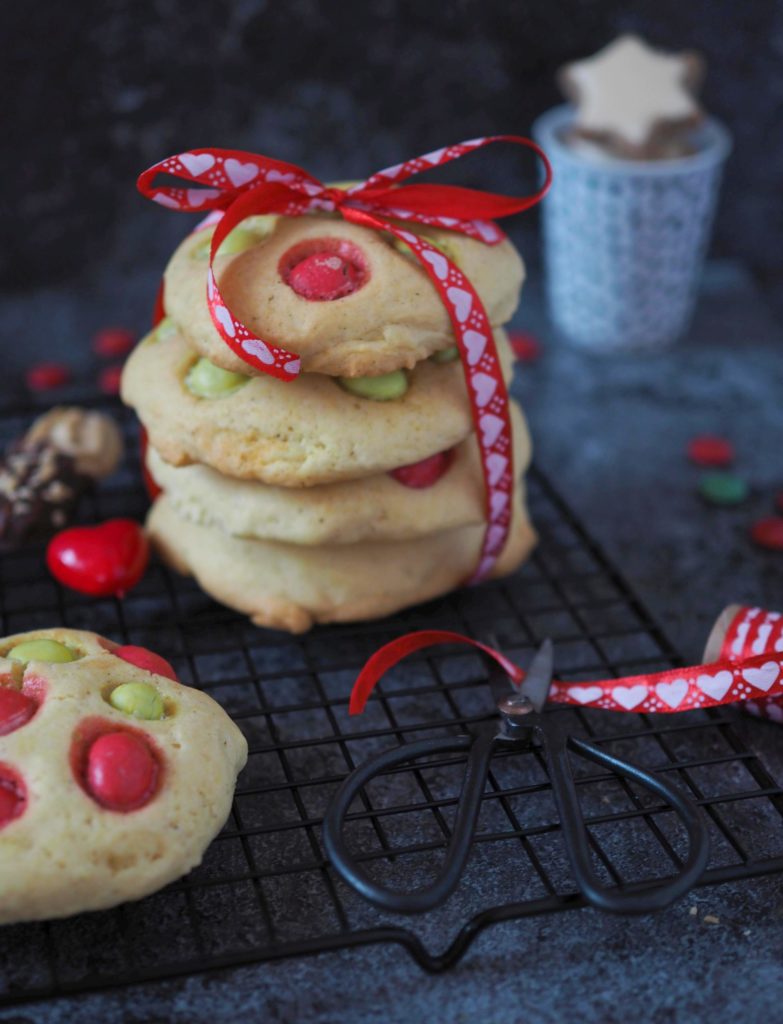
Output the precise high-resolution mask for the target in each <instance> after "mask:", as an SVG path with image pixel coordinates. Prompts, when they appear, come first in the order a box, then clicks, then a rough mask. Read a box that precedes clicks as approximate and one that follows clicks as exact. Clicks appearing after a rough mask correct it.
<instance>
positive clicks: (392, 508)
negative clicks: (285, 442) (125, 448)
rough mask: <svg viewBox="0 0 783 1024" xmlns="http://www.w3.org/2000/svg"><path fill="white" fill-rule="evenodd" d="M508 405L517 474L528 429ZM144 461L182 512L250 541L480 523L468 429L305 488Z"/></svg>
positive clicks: (370, 535) (480, 498)
mask: <svg viewBox="0 0 783 1024" xmlns="http://www.w3.org/2000/svg"><path fill="white" fill-rule="evenodd" d="M510 410H511V422H512V428H513V442H514V464H515V466H516V468H517V471H518V472H519V473H523V472H524V471H525V469H527V466H528V463H529V461H530V435H529V433H528V430H527V425H526V423H525V420H524V417H523V416H522V411H521V410H520V408H519V406H518V405H517V404H516V402H511V403H510ZM147 468H148V469H149V472H150V473H151V475H152V477H153V479H154V480H155V481H156V483H157V484H158V485H159V486H160V487H161V488H162V489H163V490H164V491H165V492H166V494H167V496H168V497H169V499H170V500H171V503H172V504H173V505H174V507H175V508H176V510H177V512H178V513H179V514H180V515H181V516H182V517H183V518H185V519H189V520H191V521H192V522H194V523H198V524H201V525H202V526H215V527H217V528H219V529H221V530H223V531H224V532H225V533H230V534H233V535H234V536H237V537H249V538H255V539H257V540H278V541H284V542H286V543H290V544H353V543H356V542H357V541H362V540H408V539H411V538H413V537H420V536H422V535H423V534H427V533H436V532H438V531H440V530H449V529H452V528H453V527H456V526H469V525H471V524H477V523H481V522H483V520H484V516H485V508H484V504H485V501H484V491H485V489H484V482H483V478H482V475H481V463H480V459H479V449H478V444H477V443H476V437H475V434H471V435H470V437H468V438H466V439H465V440H464V441H463V442H462V443H461V444H459V445H457V447H456V448H454V449H452V450H451V451H450V452H446V453H443V454H442V455H436V456H434V457H433V458H432V459H428V460H425V462H424V463H422V464H419V465H418V466H415V467H409V468H406V469H404V470H402V471H399V472H398V473H396V474H392V473H379V474H375V475H374V476H369V477H365V478H364V479H363V480H349V481H347V482H345V483H340V484H321V485H320V486H316V487H307V488H302V487H296V488H292V487H272V486H271V485H269V484H262V483H259V482H257V481H255V480H237V479H235V478H233V477H227V476H223V475H222V474H220V473H218V472H216V471H215V470H214V469H210V468H209V467H208V466H201V465H191V466H179V467H176V466H171V465H169V463H167V462H165V461H164V460H163V459H162V458H161V457H160V455H159V454H158V453H157V452H156V451H155V450H154V448H148V450H147ZM439 474H440V475H439Z"/></svg>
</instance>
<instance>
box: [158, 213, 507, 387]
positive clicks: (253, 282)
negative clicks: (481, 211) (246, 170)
mask: <svg viewBox="0 0 783 1024" xmlns="http://www.w3.org/2000/svg"><path fill="white" fill-rule="evenodd" d="M245 224H246V225H247V226H246V227H239V228H237V229H235V232H239V234H238V235H236V236H235V237H236V238H237V239H238V240H237V241H234V242H233V243H232V237H231V236H229V237H228V238H227V239H226V242H224V247H225V246H226V244H227V243H228V248H229V250H230V252H229V254H227V255H219V256H218V257H217V259H216V261H215V271H216V275H217V278H218V283H219V285H220V289H221V292H222V294H223V298H224V299H225V301H226V304H227V305H228V306H229V308H230V309H231V310H232V312H233V313H234V314H235V315H236V316H237V317H238V318H239V320H241V321H242V322H243V323H244V324H245V325H246V326H247V327H248V328H250V330H251V331H253V332H254V333H255V334H257V335H258V336H259V337H261V338H263V339H264V340H265V341H272V342H274V343H275V344H278V345H281V346H283V347H284V348H286V349H288V350H289V351H292V352H296V353H297V354H298V355H299V356H301V359H302V369H303V370H305V371H310V372H317V373H325V374H330V375H332V376H337V377H361V376H376V375H378V374H383V373H388V372H389V371H391V370H396V369H400V368H407V369H410V368H412V367H413V366H414V365H415V364H416V363H417V362H418V361H419V360H421V359H425V358H426V357H427V356H429V355H431V354H432V353H433V352H437V351H439V350H441V349H444V348H447V347H448V346H450V345H453V344H454V337H453V333H452V329H451V322H450V320H449V317H448V314H447V312H446V309H445V307H444V305H443V303H442V301H441V299H440V297H439V295H438V293H437V291H436V289H435V287H434V286H433V284H432V283H431V282H430V280H429V278H428V277H427V275H426V273H425V272H424V271H423V270H422V269H421V267H420V266H419V264H418V262H417V261H416V260H415V259H414V258H413V256H412V255H410V254H407V255H406V252H405V247H404V246H402V245H400V243H399V242H398V241H397V239H395V238H394V237H393V236H391V235H388V234H387V235H384V234H382V233H380V232H376V231H372V230H370V229H369V228H363V227H359V226H358V225H355V224H349V223H347V222H345V221H343V220H341V219H340V218H335V217H329V216H308V217H294V218H286V217H280V218H255V219H250V220H249V221H248V222H245ZM406 227H407V228H408V229H409V230H415V231H418V232H420V233H421V234H422V235H425V236H426V237H427V238H428V239H430V240H431V241H432V242H433V244H435V245H436V246H438V247H439V248H441V249H442V250H443V251H444V252H445V253H446V254H447V255H448V256H449V258H451V259H452V260H453V261H454V262H455V263H456V264H457V265H458V266H459V268H460V269H461V270H462V272H463V273H464V274H465V275H466V276H467V277H468V279H469V280H470V281H471V282H472V283H473V286H474V287H475V289H476V291H477V292H478V293H479V295H480V296H481V298H482V300H483V302H484V304H485V306H486V309H487V314H488V316H489V320H490V323H492V324H494V325H500V324H504V323H506V321H508V320H509V319H510V318H511V316H512V315H513V313H514V310H515V309H516V307H517V304H518V302H519V291H520V288H521V285H522V280H523V277H524V268H523V265H522V260H521V258H520V256H519V254H518V253H517V251H516V249H515V248H514V246H513V245H512V243H511V242H510V241H508V240H506V241H503V242H501V243H499V244H498V245H486V244H485V243H483V242H478V241H476V240H475V239H472V238H467V237H466V236H464V235H460V234H457V233H455V232H451V231H443V230H438V229H435V228H424V227H419V226H415V227H413V228H411V225H409V224H408V225H406ZM253 228H255V230H251V229H253ZM211 233H212V229H204V230H202V231H199V232H197V233H196V234H193V235H191V236H190V237H188V238H186V239H185V241H184V242H182V244H181V245H180V246H179V248H178V249H177V250H176V252H175V253H174V255H173V257H172V259H171V261H170V263H169V265H168V267H167V269H166V273H165V298H164V305H165V309H166V312H167V314H168V315H169V316H171V317H172V318H173V319H174V320H175V321H176V323H177V324H178V326H179V327H180V328H181V330H182V331H183V333H184V334H185V336H186V338H187V339H188V341H189V342H190V344H191V345H192V346H193V347H194V348H195V349H196V350H197V351H198V352H199V353H200V354H201V355H203V356H206V358H208V359H209V360H211V361H212V362H214V363H216V364H217V365H218V366H222V367H224V368H225V369H227V370H234V371H237V372H240V373H255V372H256V371H255V370H253V368H251V367H249V366H248V364H247V363H245V362H244V361H243V360H241V359H239V358H238V357H237V356H236V355H234V353H233V352H232V351H231V350H230V349H229V347H228V346H227V345H226V344H225V342H224V341H223V340H222V339H221V337H220V335H219V334H218V333H217V331H216V330H215V328H214V326H213V324H212V320H211V318H210V315H209V310H208V308H207V299H206V274H207V262H208V255H209V241H210V238H211ZM244 245H247V246H249V247H248V248H246V249H244V250H243V251H236V250H238V249H241V248H242V246H244Z"/></svg>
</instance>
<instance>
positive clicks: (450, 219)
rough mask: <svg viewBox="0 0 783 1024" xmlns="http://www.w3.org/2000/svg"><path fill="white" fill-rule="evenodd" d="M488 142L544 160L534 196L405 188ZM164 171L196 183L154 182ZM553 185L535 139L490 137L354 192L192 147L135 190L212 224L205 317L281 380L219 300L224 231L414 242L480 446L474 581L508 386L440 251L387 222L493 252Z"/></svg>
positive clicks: (240, 352)
mask: <svg viewBox="0 0 783 1024" xmlns="http://www.w3.org/2000/svg"><path fill="white" fill-rule="evenodd" d="M493 142H509V143H513V144H515V145H519V146H525V147H527V148H528V149H532V150H533V151H534V152H535V153H536V154H537V155H538V156H539V157H540V158H541V160H542V161H543V164H544V171H545V175H544V183H543V185H542V186H541V188H539V189H538V191H537V192H535V193H533V195H529V196H518V197H514V196H503V195H498V194H496V193H492V192H483V191H480V190H478V189H470V188H461V187H458V186H453V185H431V184H430V185H422V184H419V185H416V184H412V185H402V183H403V182H405V181H406V180H407V179H408V178H410V177H412V176H413V175H416V174H419V173H420V172H422V171H427V170H430V169H432V168H433V167H438V166H440V165H441V164H446V163H450V162H451V161H452V160H458V159H459V158H460V157H462V156H465V155H466V154H467V153H471V152H473V151H474V150H476V149H481V148H482V147H484V146H487V145H490V144H491V143H493ZM160 174H165V175H168V176H172V177H176V178H180V179H184V180H185V181H186V182H191V183H194V184H196V185H197V186H200V187H197V188H190V187H187V186H185V185H168V184H165V185H155V184H154V181H155V179H156V178H157V177H158V176H159V175H160ZM551 181H552V169H551V167H550V164H549V161H548V160H547V158H546V155H545V154H544V152H543V150H541V149H540V148H539V147H538V146H537V145H536V144H535V143H534V142H532V141H531V140H530V139H526V138H523V137H522V136H517V135H493V136H488V137H486V138H479V139H471V140H469V141H467V142H460V143H457V144H455V145H453V146H444V147H443V148H442V149H437V150H433V151H432V152H431V153H426V154H424V155H423V156H420V157H416V158H415V159H413V160H406V161H405V162H404V163H400V164H396V165H395V166H394V167H387V168H386V169H385V170H382V171H378V172H377V173H376V174H373V175H371V177H369V178H368V179H367V180H366V181H364V182H361V183H360V184H358V185H353V186H351V187H349V188H337V187H327V186H326V185H324V184H323V183H322V182H320V181H318V179H317V178H314V177H313V176H312V175H311V174H308V173H307V171H305V170H303V169H302V168H301V167H297V166H296V165H295V164H289V163H284V162H283V161H281V160H273V159H271V158H270V157H266V156H261V155H259V154H256V153H246V152H243V151H241V150H233V149H193V150H190V151H189V152H187V153H179V154H177V155H176V156H171V157H167V158H166V159H165V160H161V161H160V162H159V163H157V164H154V165H153V166H152V167H150V168H149V169H148V170H146V171H144V173H143V174H141V175H140V176H139V179H138V183H137V185H138V189H139V191H140V192H141V193H142V195H145V196H147V198H149V199H152V200H153V201H154V202H157V203H160V204H161V205H162V206H165V207H168V208H170V209H173V210H179V211H184V212H204V211H206V210H211V211H213V213H212V214H211V215H210V217H208V218H207V221H205V226H206V224H212V223H216V227H215V232H214V234H213V236H212V244H211V247H210V257H209V270H208V272H207V302H208V305H209V311H210V315H211V317H212V322H213V323H214V325H215V329H216V330H217V332H218V334H219V335H220V336H221V338H222V339H223V341H224V342H225V343H226V344H227V345H228V346H229V348H230V349H231V350H232V352H234V353H235V355H237V356H238V357H239V358H240V359H242V360H244V362H246V363H248V364H249V365H250V366H252V367H253V368H254V369H256V370H260V371H262V372H263V373H268V374H271V375H272V376H274V377H277V378H279V379H280V380H284V381H290V380H293V379H294V378H295V377H296V376H297V375H298V374H299V372H300V370H301V360H300V358H299V356H298V355H297V354H296V353H294V352H290V351H288V350H287V349H285V348H283V347H282V346H280V345H278V344H277V343H275V342H273V341H272V340H268V339H263V338H259V337H258V336H257V335H255V334H253V332H252V331H250V330H249V329H248V328H247V327H246V326H245V325H244V324H243V323H242V322H241V321H239V320H238V319H237V318H236V317H235V316H234V315H233V313H232V312H231V310H230V309H229V308H228V306H227V305H226V303H225V302H224V300H223V297H222V295H221V294H220V289H219V287H218V284H217V281H216V279H215V274H214V271H213V261H214V258H215V255H216V253H217V251H218V249H219V248H220V245H221V243H222V242H223V240H224V239H225V238H226V236H227V235H228V234H229V233H230V232H231V231H232V230H233V229H234V228H235V227H236V226H237V225H238V224H239V223H240V222H241V221H243V220H245V218H247V217H250V216H252V215H254V214H281V215H283V216H286V217H299V216H302V215H305V214H308V213H339V214H340V215H341V216H342V217H343V218H344V219H345V220H347V221H350V222H351V223H354V224H359V225H361V226H363V227H368V228H372V229H374V230H377V231H386V232H389V233H390V234H392V235H394V236H395V237H396V238H398V239H400V241H402V242H404V243H405V244H406V245H407V246H408V247H409V249H410V251H411V252H412V254H413V256H414V257H415V258H416V259H417V260H418V262H419V264H420V265H421V267H422V268H423V270H424V271H425V272H426V273H427V275H428V277H429V278H430V280H431V281H432V283H433V285H434V286H435V288H436V289H437V291H438V293H439V295H440V297H441V300H442V301H443V304H444V306H445V308H446V310H447V311H448V314H449V317H450V319H451V322H452V326H453V328H454V336H455V338H456V341H457V345H458V347H459V351H460V356H461V359H462V366H463V370H464V372H465V378H466V383H467V387H468V395H469V398H470V402H471V411H472V415H473V421H474V425H475V428H476V435H477V438H478V442H479V447H480V450H481V456H482V469H483V474H484V481H485V484H486V488H485V490H486V509H487V530H486V533H485V537H484V544H483V547H482V553H481V557H480V561H479V565H478V568H477V570H476V572H475V573H474V575H473V577H472V579H473V581H474V582H475V581H477V580H479V579H483V578H484V577H486V576H487V575H488V574H489V572H490V571H491V569H492V567H493V566H494V564H495V561H496V560H497V557H498V555H499V553H500V552H501V551H502V549H503V546H504V544H505V541H506V538H507V536H508V529H509V524H510V520H511V496H512V484H513V479H512V469H513V460H512V451H511V426H510V422H509V417H508V396H507V393H506V387H505V382H504V380H503V375H502V372H501V368H500V362H499V359H498V355H497V351H496V349H495V344H494V340H493V337H492V328H491V325H490V323H489V319H488V317H487V314H486V311H485V309H484V305H483V303H482V302H481V299H480V298H479V296H478V294H477V293H476V291H475V289H474V288H473V286H472V284H471V283H470V281H468V279H467V278H466V277H465V275H464V274H463V273H462V272H461V271H460V269H459V268H458V267H457V266H455V264H454V263H453V262H452V261H451V260H450V259H448V257H447V256H446V255H445V254H444V253H442V252H441V251H440V250H439V249H436V248H435V247H434V246H432V245H430V243H429V242H427V241H426V239H424V238H422V237H420V236H419V235H416V234H414V233H413V232H412V231H408V230H406V229H405V228H404V227H400V226H399V224H398V223H394V222H395V221H396V222H399V221H408V222H415V223H417V224H426V225H431V226H434V227H439V228H446V229H448V230H450V231H456V232H459V233H461V234H464V235H468V236H469V237H470V238H475V239H478V240H479V241H482V242H485V243H487V244H488V245H496V244H497V243H498V242H500V241H501V240H502V239H503V238H504V237H505V236H504V234H503V232H502V231H501V230H500V228H498V226H497V225H496V224H494V223H492V221H493V219H494V218H496V217H505V216H508V215H509V214H512V213H518V212H521V211H522V210H527V209H529V208H530V207H531V206H534V205H535V204H536V203H538V202H539V201H540V200H541V199H542V198H543V197H544V195H546V193H547V191H548V190H549V186H550V184H551Z"/></svg>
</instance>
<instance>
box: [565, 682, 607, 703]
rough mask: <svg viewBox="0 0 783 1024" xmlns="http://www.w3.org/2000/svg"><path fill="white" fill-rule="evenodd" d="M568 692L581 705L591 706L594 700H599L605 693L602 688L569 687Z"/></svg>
mask: <svg viewBox="0 0 783 1024" xmlns="http://www.w3.org/2000/svg"><path fill="white" fill-rule="evenodd" d="M566 692H567V693H568V696H569V697H573V698H574V700H575V701H577V702H578V703H579V704H590V703H591V702H592V701H594V700H599V698H601V697H602V696H603V692H604V691H603V690H602V689H601V687H600V686H569V688H568V690H567V691H566Z"/></svg>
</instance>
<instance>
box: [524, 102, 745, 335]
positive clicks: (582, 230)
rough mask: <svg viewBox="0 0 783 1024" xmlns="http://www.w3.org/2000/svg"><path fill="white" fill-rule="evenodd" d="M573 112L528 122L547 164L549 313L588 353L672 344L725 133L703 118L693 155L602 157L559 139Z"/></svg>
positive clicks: (696, 263) (697, 258)
mask: <svg viewBox="0 0 783 1024" xmlns="http://www.w3.org/2000/svg"><path fill="white" fill-rule="evenodd" d="M572 117H573V110H572V108H571V107H569V106H562V107H556V108H554V109H553V110H550V111H548V112H547V113H546V114H543V115H542V116H541V117H539V118H538V120H537V121H536V123H535V124H534V126H533V135H534V137H535V139H536V141H537V142H538V143H539V145H540V146H542V148H543V149H544V150H545V151H546V153H547V155H548V156H549V159H550V160H551V162H552V167H553V170H554V185H553V187H552V190H551V192H550V194H549V195H548V196H547V198H546V199H545V200H544V202H543V214H542V216H543V230H544V259H545V266H546V278H547V295H548V300H549V307H550V312H551V315H552V319H553V320H554V322H555V324H556V326H557V327H558V329H559V330H560V331H561V332H562V333H563V334H564V335H565V337H566V338H568V339H569V340H570V341H572V342H573V343H574V344H577V345H580V346H583V347H585V348H590V349H594V350H603V351H619V350H628V349H654V348H661V347H663V346H666V345H670V344H671V343H672V342H674V341H676V340H677V338H679V337H680V336H681V335H682V334H683V333H684V331H685V330H686V329H687V327H688V324H689V322H690V318H691V314H692V313H693V307H694V304H695V300H696V294H697V291H698V285H699V277H700V274H701V268H702V263H703V260H704V253H705V250H706V247H707V243H708V241H709V236H710V230H711V227H712V220H713V213H714V210H715V204H716V201H717V198H718V191H719V186H720V178H721V171H722V169H723V162H724V161H725V159H726V157H727V156H728V154H729V152H730V150H731V137H730V135H729V133H728V131H727V130H726V129H725V128H724V127H723V125H721V124H720V123H719V122H717V121H715V120H713V119H707V120H705V121H704V123H703V124H702V125H701V127H700V128H699V130H698V131H697V132H696V133H695V134H694V136H693V142H694V143H695V145H696V152H695V153H694V154H693V155H691V156H686V157H678V158H675V159H669V160H656V161H632V160H618V159H615V158H609V157H603V158H602V157H601V155H600V154H599V155H597V156H595V155H590V154H589V153H588V154H586V153H582V152H579V151H577V150H575V149H574V148H572V147H569V146H568V145H566V144H565V143H564V142H563V133H564V130H565V129H566V128H567V126H568V125H569V123H570V121H571V119H572Z"/></svg>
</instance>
